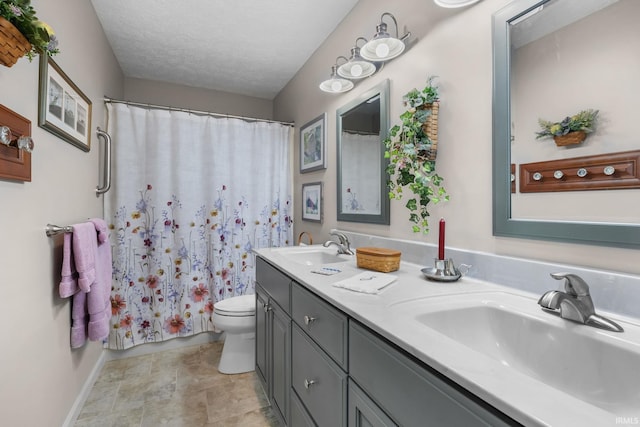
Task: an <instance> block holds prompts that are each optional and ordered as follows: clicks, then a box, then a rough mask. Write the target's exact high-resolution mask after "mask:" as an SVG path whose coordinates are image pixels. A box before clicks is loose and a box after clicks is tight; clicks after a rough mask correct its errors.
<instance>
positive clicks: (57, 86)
mask: <svg viewBox="0 0 640 427" xmlns="http://www.w3.org/2000/svg"><path fill="white" fill-rule="evenodd" d="M38 126H39V127H41V128H43V129H45V130H47V131H49V132H51V133H52V134H54V135H56V136H57V137H58V138H61V139H64V140H65V141H67V142H68V143H70V144H72V145H75V146H76V147H78V148H79V149H81V150H82V151H89V150H90V149H91V100H90V99H89V98H88V97H87V96H86V95H85V94H84V93H83V92H82V91H81V90H80V89H79V88H78V86H76V85H75V83H73V81H72V80H71V79H70V78H69V76H67V74H66V73H65V72H64V71H62V69H61V68H60V66H59V65H58V64H56V63H55V61H54V60H53V59H51V57H49V56H47V55H40V78H39V82H38Z"/></svg>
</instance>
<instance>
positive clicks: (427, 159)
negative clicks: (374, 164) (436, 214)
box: [383, 76, 449, 234]
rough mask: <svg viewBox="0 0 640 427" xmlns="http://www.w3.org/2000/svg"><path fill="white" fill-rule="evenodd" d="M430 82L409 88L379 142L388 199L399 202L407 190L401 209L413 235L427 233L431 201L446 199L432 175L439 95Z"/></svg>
mask: <svg viewBox="0 0 640 427" xmlns="http://www.w3.org/2000/svg"><path fill="white" fill-rule="evenodd" d="M434 79H435V77H433V76H431V77H429V78H428V79H427V85H426V87H425V88H424V89H422V90H417V89H413V90H411V91H410V92H409V93H407V94H406V95H405V96H404V97H403V103H404V105H405V106H406V107H407V110H406V111H405V112H404V113H402V114H401V115H400V120H401V123H400V125H395V126H393V127H392V128H391V129H390V130H389V137H388V138H386V139H385V140H384V141H383V143H384V144H385V148H386V150H385V158H387V159H389V165H388V166H387V173H388V174H389V183H388V184H389V198H390V199H392V200H393V199H398V200H399V199H402V197H403V196H404V190H405V189H408V190H410V191H411V193H412V196H409V198H408V200H407V202H406V204H405V206H406V208H407V209H409V221H410V222H411V223H413V225H412V229H413V232H414V233H418V232H423V233H425V234H426V233H428V232H429V221H428V217H429V209H428V208H429V204H430V203H431V202H433V203H438V202H440V201H442V200H449V196H448V195H447V192H446V190H445V188H444V187H443V185H442V182H443V178H442V177H441V176H440V175H438V174H437V173H436V146H437V131H438V127H437V116H438V109H439V102H438V100H439V95H438V87H437V86H435V85H434Z"/></svg>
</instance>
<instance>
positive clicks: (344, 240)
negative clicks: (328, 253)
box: [322, 231, 353, 255]
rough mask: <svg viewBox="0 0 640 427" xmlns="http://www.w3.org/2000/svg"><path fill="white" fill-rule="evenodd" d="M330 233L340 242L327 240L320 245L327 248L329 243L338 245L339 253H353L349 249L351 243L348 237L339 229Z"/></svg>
mask: <svg viewBox="0 0 640 427" xmlns="http://www.w3.org/2000/svg"><path fill="white" fill-rule="evenodd" d="M331 235H332V236H336V237H337V238H338V240H339V241H340V242H339V243H338V242H336V241H334V240H327V241H326V242H324V243H323V244H322V246H324V247H325V248H328V247H329V246H331V245H336V246H337V247H338V253H339V254H344V255H353V251H352V250H351V243H350V242H349V238H348V237H347V236H346V235H345V234H343V233H341V232H339V231H334V232H332V233H331Z"/></svg>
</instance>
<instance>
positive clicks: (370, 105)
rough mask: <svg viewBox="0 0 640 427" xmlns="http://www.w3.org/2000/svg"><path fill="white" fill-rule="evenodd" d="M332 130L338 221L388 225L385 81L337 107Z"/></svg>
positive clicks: (386, 96)
mask: <svg viewBox="0 0 640 427" xmlns="http://www.w3.org/2000/svg"><path fill="white" fill-rule="evenodd" d="M336 129H337V139H336V140H337V141H338V144H337V152H338V162H337V165H338V185H337V206H338V221H351V222H363V223H370V224H389V190H388V187H387V181H388V179H387V178H388V176H387V173H386V167H387V164H388V161H387V160H386V159H385V158H384V151H385V149H384V144H383V143H382V141H384V139H385V138H386V137H387V133H388V131H389V80H385V81H383V82H382V83H380V84H378V85H377V86H375V87H374V88H372V89H371V90H368V91H367V92H365V93H363V94H362V95H360V96H358V97H357V98H356V99H354V100H352V101H351V102H349V103H348V104H347V105H344V106H343V107H341V108H339V109H338V110H337V112H336Z"/></svg>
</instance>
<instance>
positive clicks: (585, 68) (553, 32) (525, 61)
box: [510, 0, 640, 224]
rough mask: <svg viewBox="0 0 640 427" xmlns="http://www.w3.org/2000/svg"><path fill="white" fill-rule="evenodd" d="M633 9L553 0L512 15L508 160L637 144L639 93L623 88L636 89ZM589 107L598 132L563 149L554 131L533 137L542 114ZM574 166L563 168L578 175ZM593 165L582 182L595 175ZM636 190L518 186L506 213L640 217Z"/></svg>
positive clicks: (623, 2)
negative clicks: (595, 113)
mask: <svg viewBox="0 0 640 427" xmlns="http://www.w3.org/2000/svg"><path fill="white" fill-rule="evenodd" d="M638 16H640V2H638V1H634V0H619V1H616V0H588V1H585V0H555V1H549V2H547V3H545V4H544V6H543V7H538V8H536V9H534V10H533V11H532V12H530V13H529V14H528V15H526V16H525V17H522V18H519V19H516V20H514V21H513V22H511V24H510V38H511V87H510V89H511V120H512V122H511V132H512V133H511V163H514V164H516V165H521V164H523V163H532V162H541V161H549V160H564V159H572V158H575V157H582V156H592V155H599V154H603V153H616V152H621V151H629V150H634V149H637V137H636V134H635V132H634V129H633V128H634V127H635V119H634V118H633V116H634V115H635V114H636V112H637V111H638V110H639V109H640V98H639V97H637V96H625V94H631V93H634V94H636V93H639V92H640V80H639V79H638V78H637V74H638V71H640V56H639V55H637V54H636V53H635V52H637V51H638V50H640V26H638V25H637V22H636V20H637V17H638ZM612 28H615V31H611V30H610V29H612ZM616 94H618V95H619V96H616ZM587 109H593V110H599V111H600V114H599V116H598V120H597V121H596V126H595V129H594V130H595V131H594V132H593V133H590V134H588V136H587V138H586V140H585V141H583V142H582V143H580V144H576V145H571V146H567V147H563V148H560V147H558V146H556V144H555V143H554V140H553V139H552V138H546V139H536V137H535V135H536V132H537V131H539V130H540V127H539V125H538V119H539V118H542V119H545V120H548V121H551V122H560V121H561V120H563V119H564V118H565V117H567V116H572V115H574V114H576V113H578V112H579V111H582V110H587ZM583 166H585V165H583ZM600 169H602V168H600ZM572 172H573V171H566V173H571V174H572V175H574V176H575V173H572ZM594 172H595V171H594V170H593V169H592V170H591V176H590V177H588V178H586V177H585V178H586V179H584V180H582V181H586V180H591V181H593V180H594V179H595V178H596V176H595V175H596V174H595V173H594ZM519 178H520V177H519V174H516V179H519ZM568 179H569V178H568V177H567V178H565V181H566V180H568ZM578 182H579V181H578ZM520 184H522V183H520ZM518 187H519V186H518ZM638 193H640V190H637V189H636V190H629V189H626V190H607V191H590V192H588V193H585V192H584V191H569V192H557V191H556V192H536V193H522V192H520V191H516V192H515V193H513V194H512V200H511V203H512V206H511V214H512V217H513V218H523V219H563V220H571V221H606V222H621V223H636V224H638V223H640V216H638V215H637V212H635V211H636V209H634V207H633V206H634V204H636V202H635V200H634V199H636V198H637V197H638V196H639V195H640V194H638Z"/></svg>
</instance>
